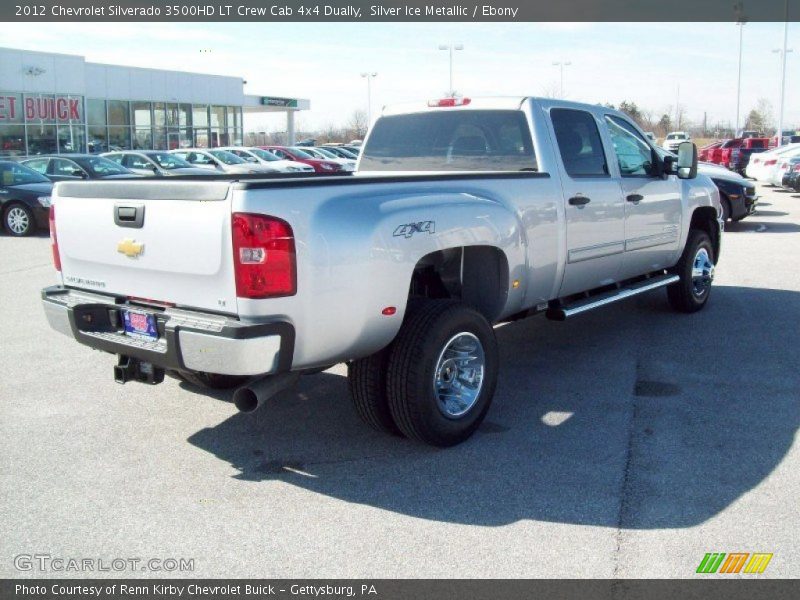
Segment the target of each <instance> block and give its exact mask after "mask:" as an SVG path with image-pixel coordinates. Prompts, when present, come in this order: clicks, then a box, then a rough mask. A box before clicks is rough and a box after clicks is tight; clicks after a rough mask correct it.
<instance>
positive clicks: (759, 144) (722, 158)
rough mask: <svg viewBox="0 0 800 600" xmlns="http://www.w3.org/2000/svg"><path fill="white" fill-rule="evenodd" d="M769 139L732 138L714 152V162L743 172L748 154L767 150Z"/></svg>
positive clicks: (748, 158) (747, 160) (748, 157)
mask: <svg viewBox="0 0 800 600" xmlns="http://www.w3.org/2000/svg"><path fill="white" fill-rule="evenodd" d="M768 143H769V140H767V139H766V138H734V139H732V140H727V141H725V143H723V144H722V146H720V152H719V154H715V155H714V156H715V158H717V160H716V161H714V162H715V163H716V164H719V165H722V166H723V167H727V168H728V169H730V170H731V171H735V172H737V173H739V174H742V173H744V172H745V169H746V168H747V163H748V162H749V160H750V156H752V155H753V154H760V153H762V152H766V151H767V150H768Z"/></svg>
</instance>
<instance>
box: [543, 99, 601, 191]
mask: <svg viewBox="0 0 800 600" xmlns="http://www.w3.org/2000/svg"><path fill="white" fill-rule="evenodd" d="M550 118H551V119H552V121H553V129H555V132H556V140H557V142H558V150H559V152H560V153H561V160H562V161H563V162H564V169H566V171H567V174H568V175H569V176H570V177H607V176H608V164H607V163H606V155H605V153H604V152H603V143H602V141H601V140H600V132H599V131H598V129H597V123H596V122H595V120H594V117H593V116H592V115H591V113H588V112H586V111H584V110H575V109H572V108H554V109H552V110H551V111H550Z"/></svg>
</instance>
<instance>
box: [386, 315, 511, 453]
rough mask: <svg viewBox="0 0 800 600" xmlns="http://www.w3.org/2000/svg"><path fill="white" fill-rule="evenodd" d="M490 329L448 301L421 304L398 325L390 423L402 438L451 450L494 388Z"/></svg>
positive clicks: (476, 422)
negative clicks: (450, 447) (448, 447)
mask: <svg viewBox="0 0 800 600" xmlns="http://www.w3.org/2000/svg"><path fill="white" fill-rule="evenodd" d="M497 370H498V353H497V341H496V339H495V335H494V330H493V329H492V326H491V325H490V324H489V322H488V321H487V320H486V319H485V318H484V317H483V315H481V314H480V313H479V312H477V311H476V310H474V309H472V308H470V307H468V306H466V305H465V304H462V303H460V302H456V301H452V300H430V301H427V302H424V303H422V304H421V305H420V306H419V307H418V308H417V309H416V310H414V311H413V312H412V313H411V314H410V315H408V317H407V318H406V321H405V322H404V323H403V326H402V328H401V329H400V333H399V334H398V336H397V339H396V340H395V343H394V345H393V348H392V352H391V356H390V357H389V370H388V377H387V386H386V389H387V396H388V401H389V410H390V412H391V415H392V419H393V421H394V422H395V424H396V425H397V427H398V429H400V431H401V432H402V433H403V434H404V435H405V436H406V437H408V438H412V439H416V440H419V441H422V442H425V443H427V444H431V445H433V446H441V447H445V446H453V445H455V444H458V443H460V442H463V441H464V440H466V439H467V438H468V437H470V436H471V435H472V434H473V433H474V431H475V430H476V429H477V428H478V427H479V426H480V424H481V422H482V421H483V419H484V417H485V416H486V413H487V411H488V410H489V406H490V405H491V402H492V397H493V396H494V390H495V386H496V384H497Z"/></svg>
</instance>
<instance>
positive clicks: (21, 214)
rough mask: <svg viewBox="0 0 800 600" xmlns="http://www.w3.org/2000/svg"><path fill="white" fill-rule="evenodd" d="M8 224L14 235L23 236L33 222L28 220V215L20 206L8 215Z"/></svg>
mask: <svg viewBox="0 0 800 600" xmlns="http://www.w3.org/2000/svg"><path fill="white" fill-rule="evenodd" d="M6 223H7V224H8V228H9V229H10V230H11V232H12V233H16V234H18V235H19V234H22V233H25V232H26V231H28V227H30V225H31V222H30V219H29V218H28V213H27V212H25V211H24V210H23V209H21V208H19V207H18V206H15V207H13V208H12V209H11V210H9V211H8V214H7V215H6Z"/></svg>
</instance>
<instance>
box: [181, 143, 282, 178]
mask: <svg viewBox="0 0 800 600" xmlns="http://www.w3.org/2000/svg"><path fill="white" fill-rule="evenodd" d="M170 154H176V155H178V156H180V157H181V158H182V159H183V160H185V161H186V162H188V163H190V164H191V165H192V166H194V167H200V168H201V169H208V170H209V171H219V172H220V173H230V174H231V175H254V174H262V175H263V174H266V173H276V172H277V171H276V169H270V168H268V167H265V166H263V165H255V164H252V163H248V162H245V161H244V160H242V159H241V158H239V157H238V156H236V155H235V154H231V153H230V152H226V151H225V150H220V149H218V148H181V149H179V150H170Z"/></svg>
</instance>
